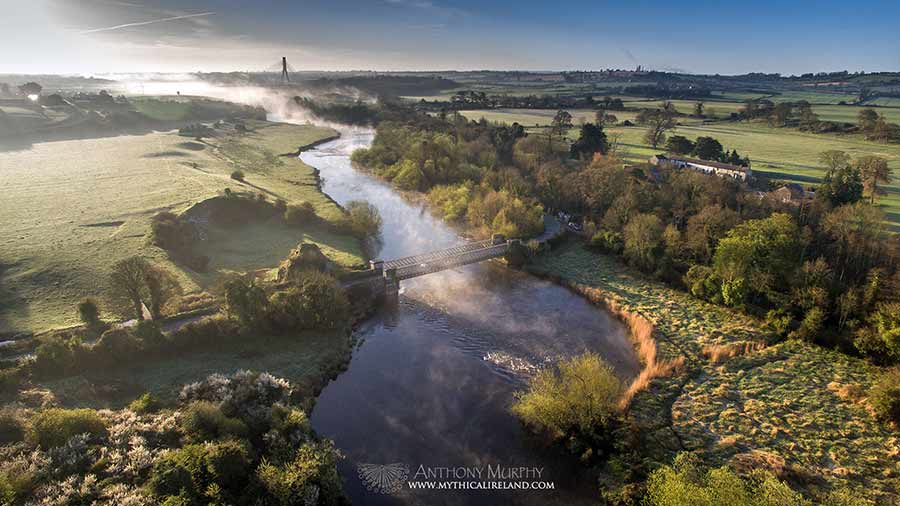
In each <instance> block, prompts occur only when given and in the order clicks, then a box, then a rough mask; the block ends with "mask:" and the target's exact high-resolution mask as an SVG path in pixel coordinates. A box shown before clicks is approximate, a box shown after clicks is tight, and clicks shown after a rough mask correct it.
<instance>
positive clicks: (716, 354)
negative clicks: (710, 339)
mask: <svg viewBox="0 0 900 506" xmlns="http://www.w3.org/2000/svg"><path fill="white" fill-rule="evenodd" d="M765 347H766V344H765V343H763V342H760V341H757V342H747V343H731V344H707V345H706V346H704V347H703V356H705V357H706V358H708V359H709V361H710V362H712V363H713V364H721V363H723V362H725V361H727V360H730V359H732V358H734V357H738V356H742V355H746V354H748V353H752V352H754V351H759V350H761V349H763V348H765Z"/></svg>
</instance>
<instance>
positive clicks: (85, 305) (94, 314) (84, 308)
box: [78, 298, 100, 327]
mask: <svg viewBox="0 0 900 506" xmlns="http://www.w3.org/2000/svg"><path fill="white" fill-rule="evenodd" d="M78 318H79V319H80V320H81V321H82V323H84V324H85V325H87V326H89V327H93V326H96V325H97V324H99V323H100V308H99V307H98V306H97V302H96V301H95V300H94V299H90V298H88V299H84V300H83V301H81V302H80V303H79V304H78Z"/></svg>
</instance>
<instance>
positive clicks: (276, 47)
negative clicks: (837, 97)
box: [0, 0, 900, 74]
mask: <svg viewBox="0 0 900 506" xmlns="http://www.w3.org/2000/svg"><path fill="white" fill-rule="evenodd" d="M741 3H742V4H743V5H740V4H738V3H737V2H711V1H692V2H686V1H681V2H679V1H676V0H669V1H659V0H634V1H617V2H610V1H604V0H592V1H591V0H566V1H562V2H548V1H533V0H524V1H518V2H509V1H502V2H501V1H495V2H489V1H484V2H479V1H474V0H331V1H304V0H299V1H298V0H293V1H291V0H257V1H239V0H219V1H215V0H157V1H151V0H30V1H28V2H22V1H19V2H15V3H12V4H11V5H8V6H5V7H4V14H5V16H2V17H0V42H2V44H0V72H90V73H100V72H130V71H135V72H141V71H167V72H185V71H197V70H203V71H221V70H261V69H264V68H266V67H268V66H269V65H270V64H272V63H274V62H276V61H277V60H278V59H279V58H280V56H282V55H284V56H287V57H288V59H289V60H290V61H291V64H292V65H293V66H294V67H295V68H297V69H325V70H349V69H375V70H446V69H484V68H490V69H514V68H515V69H529V70H558V69H599V68H608V67H614V68H625V67H628V68H630V67H634V66H635V65H637V64H641V65H643V66H644V67H649V68H655V69H664V70H682V71H689V72H703V73H722V74H734V73H743V72H753V71H760V72H782V73H785V74H791V73H803V72H812V71H826V70H843V69H847V70H850V71H856V70H866V71H878V70H900V31H898V28H897V27H898V24H900V1H896V0H894V1H886V0H883V1H875V0H860V1H856V2H846V1H841V2H839V1H833V0H818V1H809V0H804V1H781V2H775V1H768V0H764V1H757V2H753V3H752V5H751V4H750V2H741ZM23 41H29V43H23Z"/></svg>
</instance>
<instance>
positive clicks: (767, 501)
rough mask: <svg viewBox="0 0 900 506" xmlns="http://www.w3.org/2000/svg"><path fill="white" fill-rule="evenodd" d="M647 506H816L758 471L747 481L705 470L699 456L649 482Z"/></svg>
mask: <svg viewBox="0 0 900 506" xmlns="http://www.w3.org/2000/svg"><path fill="white" fill-rule="evenodd" d="M644 504H646V506H695V505H696V506H812V503H811V502H809V501H807V500H806V499H804V498H803V496H802V495H800V493H799V492H796V491H794V490H791V488H790V487H789V486H788V485H787V484H785V483H784V482H781V481H779V480H778V479H777V478H776V477H775V476H774V475H772V474H771V473H768V472H765V471H762V470H757V471H753V472H752V473H751V476H750V478H749V479H747V480H744V479H742V478H741V477H740V476H738V475H737V474H735V472H734V471H732V470H731V469H729V468H727V467H720V468H718V469H710V470H708V469H705V468H703V467H702V466H701V464H700V458H699V457H698V456H697V455H696V454H692V453H682V454H679V455H678V456H677V457H676V458H675V463H674V465H673V466H671V467H670V466H665V467H662V468H660V469H657V470H656V471H654V472H653V473H652V474H651V475H650V477H649V479H648V480H647V494H646V497H645V498H644Z"/></svg>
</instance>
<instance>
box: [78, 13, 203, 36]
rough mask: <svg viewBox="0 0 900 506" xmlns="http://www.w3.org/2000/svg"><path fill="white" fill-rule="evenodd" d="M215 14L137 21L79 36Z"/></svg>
mask: <svg viewBox="0 0 900 506" xmlns="http://www.w3.org/2000/svg"><path fill="white" fill-rule="evenodd" d="M213 14H215V12H201V13H198V14H185V15H184V16H173V17H171V18H162V19H151V20H150V21H139V22H137V23H125V24H124V25H116V26H108V27H106V28H94V29H93V30H85V31H83V32H79V33H80V34H81V35H84V34H86V33H97V32H108V31H110V30H118V29H119V28H128V27H131V26H144V25H152V24H154V23H164V22H166V21H177V20H179V19H187V18H199V17H201V16H212V15H213Z"/></svg>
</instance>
